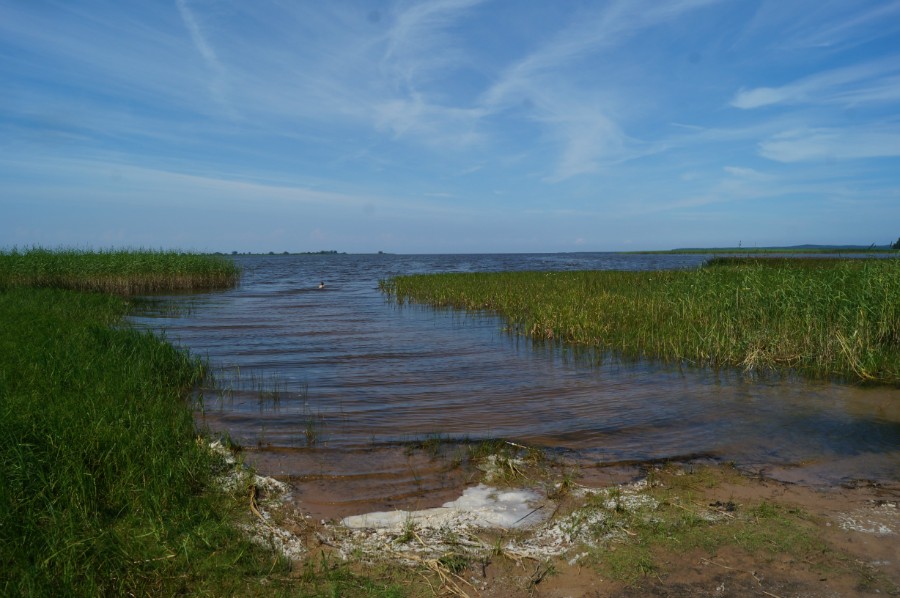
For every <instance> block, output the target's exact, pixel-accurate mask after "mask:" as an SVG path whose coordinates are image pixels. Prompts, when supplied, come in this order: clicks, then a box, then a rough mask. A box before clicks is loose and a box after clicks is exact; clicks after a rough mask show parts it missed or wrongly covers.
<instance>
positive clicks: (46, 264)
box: [0, 248, 240, 295]
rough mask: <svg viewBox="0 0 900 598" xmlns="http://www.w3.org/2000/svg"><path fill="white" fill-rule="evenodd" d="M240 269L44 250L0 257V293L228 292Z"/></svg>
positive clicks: (167, 254)
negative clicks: (24, 289) (17, 289)
mask: <svg viewBox="0 0 900 598" xmlns="http://www.w3.org/2000/svg"><path fill="white" fill-rule="evenodd" d="M239 278H240V269H239V268H238V267H237V266H236V265H235V264H234V262H232V261H231V260H229V259H228V258H225V257H222V256H212V255H204V254H196V253H181V252H177V251H144V250H140V251H126V250H122V251H119V250H110V251H81V250H61V251H51V250H47V249H40V248H35V249H30V250H26V251H22V252H20V251H18V250H12V251H8V252H0V289H2V288H10V287H32V288H59V289H73V290H78V291H99V292H107V293H114V294H117V295H137V294H145V293H154V292H160V291H174V290H206V289H218V288H229V287H232V286H234V285H235V284H236V283H237V282H238V280H239Z"/></svg>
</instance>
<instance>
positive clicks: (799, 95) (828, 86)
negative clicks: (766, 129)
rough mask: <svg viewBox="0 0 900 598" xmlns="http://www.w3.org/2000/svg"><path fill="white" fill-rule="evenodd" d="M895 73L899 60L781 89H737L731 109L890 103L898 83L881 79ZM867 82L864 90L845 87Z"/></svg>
mask: <svg viewBox="0 0 900 598" xmlns="http://www.w3.org/2000/svg"><path fill="white" fill-rule="evenodd" d="M897 70H900V57H891V58H889V59H885V60H879V61H875V62H870V63H866V64H860V65H854V66H851V67H845V68H839V69H832V70H829V71H825V72H823V73H818V74H816V75H812V76H809V77H804V78H802V79H798V80H797V81H794V82H792V83H789V84H787V85H783V86H781V87H757V88H754V89H747V90H741V91H739V92H738V93H737V94H735V96H734V98H733V99H732V100H731V105H732V106H734V107H735V108H742V109H752V108H760V107H763V106H770V105H773V104H797V103H825V102H832V101H840V102H854V103H859V102H862V101H890V100H892V99H895V98H896V97H897V95H898V94H900V82H898V81H897V78H896V77H894V78H891V79H888V80H882V79H881V78H882V77H883V76H884V75H886V74H889V73H892V72H894V71H897ZM867 80H868V81H869V82H870V83H869V86H868V87H862V88H861V89H855V90H854V89H848V88H847V86H849V85H851V84H854V83H859V82H862V81H867ZM876 90H877V91H876Z"/></svg>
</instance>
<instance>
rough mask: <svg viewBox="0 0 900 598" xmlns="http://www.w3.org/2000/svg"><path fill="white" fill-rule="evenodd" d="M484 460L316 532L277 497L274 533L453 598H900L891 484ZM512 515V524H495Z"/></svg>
mask: <svg viewBox="0 0 900 598" xmlns="http://www.w3.org/2000/svg"><path fill="white" fill-rule="evenodd" d="M488 461H489V462H490V464H489V465H488V466H487V467H483V466H477V467H478V470H479V474H478V475H477V476H475V477H473V478H471V479H470V480H469V482H468V483H467V484H465V485H464V486H463V487H460V488H458V492H457V496H458V498H457V499H456V500H454V501H448V502H446V503H445V504H444V506H443V507H440V506H430V507H423V508H420V509H417V510H410V511H405V510H397V511H393V512H381V513H378V512H374V513H359V514H357V515H356V516H354V517H345V518H344V519H343V520H337V519H332V520H318V519H317V518H315V517H310V516H309V515H308V514H306V513H304V512H303V504H302V502H292V501H290V500H287V501H284V499H283V498H278V499H276V500H275V503H276V504H274V505H273V503H269V507H270V508H271V509H272V510H271V511H269V515H268V518H269V520H270V521H275V522H278V521H281V522H282V523H283V524H284V527H283V528H280V529H282V530H283V531H280V532H279V535H284V534H285V533H287V534H288V535H289V536H290V537H292V538H293V539H294V540H295V545H296V544H297V543H298V542H299V544H300V545H302V546H304V550H303V554H302V555H301V556H299V557H298V555H297V554H296V552H295V553H294V554H293V558H294V566H295V568H298V567H300V566H302V563H308V562H310V561H312V560H315V559H321V558H334V559H338V560H339V561H341V562H344V563H346V564H347V565H348V566H351V567H352V568H353V569H354V570H359V571H361V572H364V573H366V574H368V573H369V572H371V571H373V570H383V568H384V567H387V569H388V570H391V569H393V568H397V567H399V568H400V569H401V570H402V569H403V568H404V567H406V568H408V567H413V568H414V569H415V570H418V571H420V572H423V573H427V574H428V575H431V576H433V577H436V579H437V580H438V582H437V583H438V584H440V590H439V591H438V592H437V593H440V591H444V592H447V593H449V594H453V595H457V596H463V595H467V596H562V595H587V594H591V595H598V596H608V595H628V594H629V593H630V592H637V593H640V594H641V595H675V596H680V595H685V596H688V595H722V592H721V591H719V592H718V593H717V591H716V588H719V587H723V586H724V587H725V588H726V589H727V590H728V593H726V594H725V595H732V593H734V592H737V594H733V595H739V594H743V593H750V592H755V593H759V592H762V593H765V594H768V595H776V596H784V595H821V593H822V592H823V591H828V592H831V593H832V594H833V595H841V596H843V595H867V594H870V593H872V594H874V593H879V592H880V593H887V594H889V595H891V594H893V593H897V592H900V549H898V548H897V542H896V536H897V534H898V532H900V511H898V502H900V482H897V481H894V482H885V483H876V482H864V481H860V482H858V483H856V484H847V485H842V486H834V487H831V488H822V487H819V488H812V487H808V486H805V485H803V484H798V483H790V482H784V481H778V480H774V479H771V478H768V477H766V476H763V475H760V474H759V473H758V472H748V471H739V470H737V469H735V468H734V467H732V466H730V465H728V464H717V465H710V464H704V465H695V464H691V463H679V464H676V463H668V464H657V465H652V466H650V467H648V468H647V469H646V470H645V475H644V476H643V477H642V478H641V479H639V480H630V481H619V482H618V483H597V482H600V480H598V479H596V478H595V479H587V476H581V475H579V473H577V472H574V473H573V472H572V471H565V468H560V467H559V464H549V465H548V464H547V463H543V462H538V461H531V462H529V461H528V457H527V456H525V457H521V456H512V457H509V456H507V457H502V456H495V457H494V458H493V459H488ZM554 469H555V470H556V471H553V470H554ZM510 471H512V472H513V474H512V475H513V477H512V478H510V477H509V472H510ZM492 496H493V499H491V498H490V497H492ZM513 496H517V497H518V499H519V500H520V501H522V502H521V504H516V505H512V503H511V502H509V501H513V500H514V498H510V497H513ZM473 497H474V498H473ZM478 497H480V499H479V500H481V502H480V503H479V502H478V500H475V499H478ZM491 500H493V503H492V502H491ZM485 501H486V502H485ZM498 501H499V502H498ZM504 501H506V502H504ZM279 504H280V505H281V506H279ZM473 505H474V506H473ZM485 505H487V506H485ZM497 505H500V506H497ZM282 508H283V509H284V511H283V512H282V511H280V510H279V509H282ZM469 508H471V509H474V510H467V509H469ZM478 509H481V510H480V511H479V510H478ZM484 509H487V511H488V514H487V515H485V511H484ZM492 509H493V511H492ZM497 512H500V515H497ZM280 513H281V514H280ZM492 513H493V514H492ZM513 513H514V514H515V517H513V520H514V523H513V525H502V524H497V523H496V521H494V520H495V519H496V518H497V517H500V518H501V519H502V518H503V517H504V516H505V517H506V518H507V523H508V521H509V516H510V515H511V514H513ZM523 513H524V514H525V517H521V515H522V514H523ZM529 518H530V520H531V523H530V524H529V523H528V520H529ZM657 528H659V529H662V530H663V533H661V534H660V533H659V529H657ZM276 529H279V528H278V527H277V526H276ZM272 547H273V548H274V547H275V546H274V544H273V546H272ZM679 547H683V548H685V550H681V549H679ZM825 570H827V571H828V573H827V575H825V574H823V573H822V571H825ZM539 571H543V574H542V575H540V576H539V579H538V580H537V581H535V575H534V573H535V572H539ZM397 575H398V573H397V572H396V571H395V573H393V574H390V575H389V577H390V578H392V579H394V580H395V581H397V580H398V578H397ZM391 576H393V577H391ZM436 588H437V586H434V587H433V588H432V589H436ZM413 595H417V594H415V593H414V594H413Z"/></svg>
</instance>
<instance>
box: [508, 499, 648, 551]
mask: <svg viewBox="0 0 900 598" xmlns="http://www.w3.org/2000/svg"><path fill="white" fill-rule="evenodd" d="M645 489H646V483H645V482H643V481H641V482H637V483H635V484H630V485H627V486H622V487H618V488H615V489H608V488H598V489H593V488H578V489H576V490H574V491H573V494H574V495H575V496H577V497H579V498H586V497H590V499H591V500H589V501H586V502H587V504H585V505H584V506H582V507H581V508H578V509H576V510H574V511H572V512H571V513H569V514H568V515H565V516H563V517H559V518H557V519H555V520H553V521H548V522H547V524H546V525H543V526H541V527H540V528H539V529H536V530H535V531H534V533H533V534H531V535H530V536H523V537H522V538H519V539H516V540H511V541H510V542H508V543H507V545H506V547H505V548H506V550H507V551H509V552H510V553H513V554H517V555H521V556H528V557H532V558H537V559H542V558H546V557H548V556H560V555H563V554H566V553H567V552H569V550H571V549H572V548H574V547H576V546H588V547H595V546H597V545H598V544H597V543H598V541H600V540H608V539H612V538H617V537H622V536H624V535H625V532H624V531H623V529H622V528H621V527H618V526H617V525H615V524H614V523H613V522H612V521H611V518H610V516H609V514H610V513H611V512H619V513H622V512H630V513H634V512H638V511H641V510H645V511H646V510H649V511H652V510H654V509H656V508H657V507H658V506H659V505H658V503H657V502H656V500H655V499H653V498H652V497H650V496H647V495H645V494H642V491H643V490H645ZM579 558H580V557H579Z"/></svg>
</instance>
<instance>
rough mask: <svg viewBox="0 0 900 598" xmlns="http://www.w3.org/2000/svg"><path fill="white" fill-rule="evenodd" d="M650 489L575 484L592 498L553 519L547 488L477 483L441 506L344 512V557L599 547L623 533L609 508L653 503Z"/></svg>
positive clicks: (533, 553) (541, 554) (550, 552)
mask: <svg viewBox="0 0 900 598" xmlns="http://www.w3.org/2000/svg"><path fill="white" fill-rule="evenodd" d="M645 487H646V486H645V485H644V484H642V483H638V484H632V485H630V486H625V487H619V488H615V489H612V490H610V489H597V490H593V489H587V488H580V489H576V490H574V491H573V495H575V496H576V497H578V498H585V497H590V500H589V501H588V504H587V505H585V506H582V507H581V508H579V509H576V510H575V511H573V512H571V513H569V514H568V515H565V516H563V517H556V518H554V517H552V516H553V515H554V514H555V513H556V510H557V504H556V502H555V501H553V500H550V499H549V498H547V497H546V496H544V495H543V494H539V493H537V492H535V491H532V490H521V489H519V490H498V489H496V488H492V487H490V486H486V485H484V484H479V485H478V486H475V487H473V488H468V489H466V490H465V492H464V493H463V495H462V496H461V497H460V498H459V499H457V500H455V501H452V502H448V503H446V504H444V506H442V507H437V508H434V509H425V510H422V511H389V512H378V513H368V514H365V515H356V516H353V517H347V518H345V519H344V520H343V521H342V522H341V524H342V526H343V527H344V528H346V530H347V533H346V534H344V535H343V537H341V538H340V539H339V540H337V546H338V547H339V550H340V552H341V554H342V555H344V556H345V557H346V556H348V555H350V554H354V555H357V556H358V555H360V554H362V555H368V556H371V557H385V556H394V557H397V558H401V559H402V558H404V557H405V556H406V557H408V556H409V555H416V557H418V558H426V557H431V558H434V557H438V556H440V555H442V554H446V553H448V552H452V551H455V552H469V553H484V552H486V551H496V550H497V549H498V548H499V549H502V551H503V552H505V553H507V554H509V555H512V556H519V557H529V558H535V559H539V560H541V559H545V558H547V557H550V556H559V555H563V554H566V553H567V552H569V551H570V550H572V549H573V548H576V547H581V546H595V545H596V542H597V541H598V540H599V539H601V538H604V539H608V538H615V537H618V536H624V535H625V532H624V531H623V530H622V528H620V527H618V526H617V525H615V524H613V523H611V522H610V516H609V514H610V512H611V511H616V512H619V513H621V512H626V511H627V512H637V511H646V510H650V511H652V510H654V509H656V508H657V506H658V505H657V503H656V501H655V500H654V499H653V498H651V497H649V496H646V495H645V494H643V493H642V491H643V490H644V489H645ZM485 530H499V531H501V532H504V535H507V534H509V535H510V538H509V539H507V540H506V541H505V543H504V544H503V545H502V546H501V545H500V544H496V543H490V542H488V541H486V540H484V539H482V538H481V537H480V536H479V532H483V531H485ZM335 531H337V530H335ZM510 532H511V533H510ZM582 556H583V554H582V555H579V557H577V558H581V557H582Z"/></svg>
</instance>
